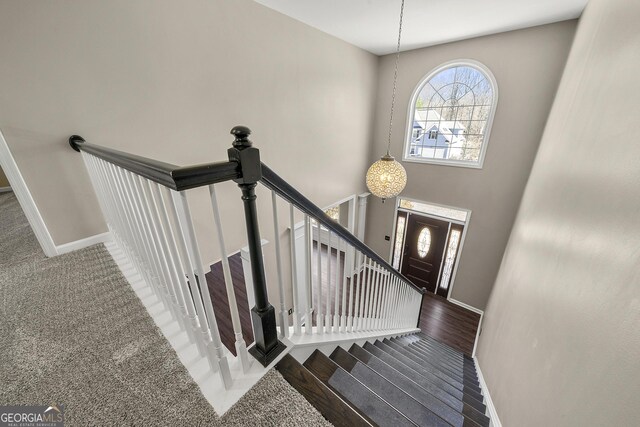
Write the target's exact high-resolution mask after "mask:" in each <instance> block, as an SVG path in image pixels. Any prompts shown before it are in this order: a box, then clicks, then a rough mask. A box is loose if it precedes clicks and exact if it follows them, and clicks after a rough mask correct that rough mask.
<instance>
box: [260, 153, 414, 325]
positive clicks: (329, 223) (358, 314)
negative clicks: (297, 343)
mask: <svg viewBox="0 0 640 427" xmlns="http://www.w3.org/2000/svg"><path fill="white" fill-rule="evenodd" d="M260 182H261V183H262V184H264V185H265V186H266V187H267V188H269V189H270V190H271V191H272V205H273V212H274V213H273V216H274V229H275V230H279V227H278V226H277V225H278V224H277V219H276V218H277V217H278V213H277V211H278V207H277V201H278V199H280V200H283V201H284V202H286V203H287V204H288V208H289V222H290V223H289V226H288V228H289V233H290V234H289V241H290V245H289V246H290V251H291V254H290V258H291V260H292V261H291V262H292V268H291V276H292V277H291V284H292V287H293V313H292V320H293V331H294V334H298V335H299V334H301V333H302V329H303V327H304V334H307V335H312V334H326V333H334V332H335V333H337V332H365V331H384V330H398V329H409V328H415V327H416V325H417V321H418V319H419V315H420V309H421V304H422V295H423V294H424V293H425V292H426V290H425V289H424V288H418V287H417V286H415V285H414V284H413V283H411V281H409V279H407V278H406V277H404V276H403V275H402V274H400V273H399V272H398V271H397V270H395V269H394V268H393V267H392V266H391V265H390V264H389V263H388V262H387V261H385V260H384V259H383V258H382V257H380V256H379V255H378V254H376V253H375V252H374V251H373V250H372V249H370V248H369V247H368V246H366V245H365V244H364V243H363V242H362V241H360V240H359V239H358V238H357V237H356V236H354V235H353V233H352V231H350V230H347V229H346V228H345V227H343V226H342V225H340V224H339V223H338V222H336V221H334V220H333V219H332V218H331V217H329V216H328V215H327V214H326V213H325V212H324V211H323V210H322V209H321V208H319V207H318V206H316V205H315V204H313V203H312V202H311V201H310V200H309V199H307V198H306V197H305V196H304V195H302V193H300V192H299V191H297V190H296V189H295V188H294V187H293V186H291V185H290V184H288V183H287V181H285V180H284V179H283V178H281V177H280V176H278V175H277V174H276V173H275V172H274V171H273V170H271V169H270V168H269V167H268V166H267V165H265V164H264V163H263V164H262V179H261V180H260ZM296 213H298V214H299V213H302V215H303V222H302V224H296V222H295V217H296ZM301 227H302V229H303V232H302V233H300V234H302V238H296V230H297V229H299V228H301ZM275 240H276V241H277V242H278V241H279V231H278V232H277V234H276V236H275ZM296 240H302V242H301V244H303V245H304V259H302V260H301V259H300V257H298V256H296V252H297V251H296V245H297V243H296ZM301 252H302V251H301ZM281 257H282V254H281V252H280V249H279V248H278V247H276V258H277V263H278V265H280V263H281ZM299 269H304V270H305V274H304V275H299V274H298V270H299ZM301 278H302V280H300V279H301ZM280 280H282V279H280ZM300 295H303V297H300ZM281 310H282V311H281V313H280V319H282V320H281V323H280V324H281V325H283V328H282V329H281V335H284V336H286V334H287V331H288V328H289V322H288V319H287V317H286V315H285V314H286V313H285V312H284V310H285V308H284V306H282V308H281Z"/></svg>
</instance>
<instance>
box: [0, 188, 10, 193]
mask: <svg viewBox="0 0 640 427" xmlns="http://www.w3.org/2000/svg"><path fill="white" fill-rule="evenodd" d="M9 191H13V190H12V189H11V187H0V193H8V192H9Z"/></svg>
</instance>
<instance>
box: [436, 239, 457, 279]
mask: <svg viewBox="0 0 640 427" xmlns="http://www.w3.org/2000/svg"><path fill="white" fill-rule="evenodd" d="M459 244H460V231H459V230H451V236H450V237H449V245H448V246H447V255H446V258H445V262H444V268H443V269H442V279H440V287H441V288H444V289H446V288H448V287H449V281H450V280H451V272H452V271H453V264H454V262H455V260H456V253H457V252H458V245H459Z"/></svg>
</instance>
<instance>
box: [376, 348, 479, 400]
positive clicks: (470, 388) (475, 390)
mask: <svg viewBox="0 0 640 427" xmlns="http://www.w3.org/2000/svg"><path fill="white" fill-rule="evenodd" d="M383 343H384V344H386V345H388V346H390V347H391V348H393V349H394V350H396V351H398V352H400V353H402V354H403V355H404V356H406V357H408V358H409V359H411V360H413V361H414V362H416V363H418V364H420V365H422V366H423V367H424V368H425V369H429V370H431V371H432V372H433V374H434V375H436V376H437V377H438V378H441V379H442V380H444V381H447V382H448V383H449V384H451V385H453V386H454V387H456V388H457V389H459V390H462V391H463V392H464V393H467V394H470V395H471V396H473V397H475V398H476V399H478V400H480V401H482V400H483V397H482V391H481V390H480V387H478V386H476V385H474V384H466V383H464V381H461V380H460V379H458V378H454V377H452V376H451V375H450V374H449V373H446V372H443V371H442V370H441V369H439V368H438V367H437V366H433V365H432V364H431V363H430V362H429V360H426V359H425V358H424V357H421V356H419V355H416V354H415V353H413V352H411V350H408V349H406V348H405V347H403V346H401V345H400V344H397V343H393V342H391V341H389V340H388V339H386V338H385V339H384V340H383Z"/></svg>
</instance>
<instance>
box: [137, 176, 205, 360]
mask: <svg viewBox="0 0 640 427" xmlns="http://www.w3.org/2000/svg"><path fill="white" fill-rule="evenodd" d="M149 185H150V188H151V193H152V195H153V200H154V206H155V209H156V212H157V215H158V218H159V226H160V227H161V229H162V235H163V236H164V245H165V246H166V248H167V258H168V260H169V269H170V274H171V280H172V282H173V283H174V288H175V292H176V299H177V303H178V307H179V309H180V313H181V316H182V318H183V323H184V325H185V330H186V332H187V335H188V336H189V341H190V342H192V343H194V344H196V345H198V334H197V333H196V331H197V326H195V309H194V307H193V300H192V299H191V294H189V292H188V290H187V289H186V286H187V284H186V283H185V273H184V271H183V269H182V263H181V261H180V257H179V256H178V251H177V249H176V242H175V237H174V235H173V229H172V227H171V224H170V223H169V218H168V215H167V210H166V204H165V200H164V198H163V196H162V192H161V191H160V186H159V185H158V184H157V183H149ZM203 348H204V346H203Z"/></svg>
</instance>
